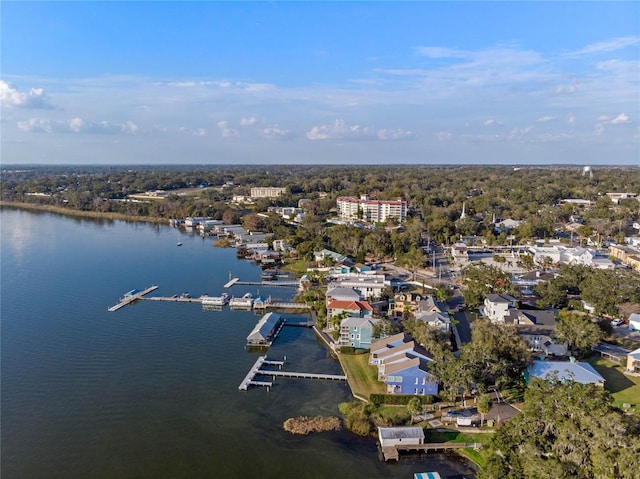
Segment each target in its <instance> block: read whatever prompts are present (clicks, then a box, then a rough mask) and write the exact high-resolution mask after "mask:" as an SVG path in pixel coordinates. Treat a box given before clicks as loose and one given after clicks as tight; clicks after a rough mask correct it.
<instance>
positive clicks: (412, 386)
mask: <svg viewBox="0 0 640 479" xmlns="http://www.w3.org/2000/svg"><path fill="white" fill-rule="evenodd" d="M385 372H386V379H385V383H386V385H387V394H413V395H419V396H425V395H428V394H431V395H436V394H438V382H437V381H436V379H435V378H434V377H433V376H431V374H429V372H428V370H427V362H426V361H425V360H423V359H421V358H414V359H409V360H407V361H400V362H398V363H395V364H389V365H387V367H386V370H385Z"/></svg>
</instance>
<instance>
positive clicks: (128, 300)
mask: <svg viewBox="0 0 640 479" xmlns="http://www.w3.org/2000/svg"><path fill="white" fill-rule="evenodd" d="M156 289H158V286H156V285H153V286H150V287H148V288H147V289H145V290H143V291H138V292H137V293H134V294H130V295H125V296H124V297H122V298H121V299H120V301H119V302H118V304H116V305H113V306H111V307H110V308H109V309H108V311H109V312H110V313H112V312H114V311H117V310H119V309H120V308H122V307H124V306H126V305H128V304H131V303H133V302H134V301H136V300H138V299H142V298H143V296H144V295H146V294H149V293H150V292H151V291H155V290H156Z"/></svg>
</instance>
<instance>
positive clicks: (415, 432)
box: [378, 426, 424, 447]
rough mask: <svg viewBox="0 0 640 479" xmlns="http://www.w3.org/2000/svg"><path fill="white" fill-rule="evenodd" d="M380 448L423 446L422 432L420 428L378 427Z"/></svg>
mask: <svg viewBox="0 0 640 479" xmlns="http://www.w3.org/2000/svg"><path fill="white" fill-rule="evenodd" d="M378 438H379V440H380V446H382V447H388V446H399V445H409V446H414V445H419V444H424V430H423V429H422V428H421V427H420V426H412V427H409V426H405V427H379V428H378Z"/></svg>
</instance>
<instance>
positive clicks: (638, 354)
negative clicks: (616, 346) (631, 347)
mask: <svg viewBox="0 0 640 479" xmlns="http://www.w3.org/2000/svg"><path fill="white" fill-rule="evenodd" d="M628 356H631V357H632V358H634V359H640V348H638V349H636V350H635V351H631V352H630V353H629V354H628Z"/></svg>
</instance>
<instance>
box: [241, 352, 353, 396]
mask: <svg viewBox="0 0 640 479" xmlns="http://www.w3.org/2000/svg"><path fill="white" fill-rule="evenodd" d="M285 360H286V357H285ZM263 365H268V366H278V367H280V368H281V367H282V366H283V365H284V361H272V360H267V357H266V356H259V357H258V359H257V360H256V362H255V363H254V364H253V366H252V367H251V369H250V370H249V372H248V373H247V375H246V376H245V378H244V379H243V380H242V382H241V383H240V386H238V389H239V390H240V391H246V390H248V389H249V386H264V387H267V388H270V387H271V386H272V385H273V382H269V381H254V378H255V377H256V376H272V377H273V378H274V380H275V378H276V377H282V378H301V379H321V380H325V381H346V380H347V377H346V376H343V375H339V374H317V373H300V372H295V371H282V370H277V371H275V370H274V371H268V370H265V369H261V368H262V366H263Z"/></svg>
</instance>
